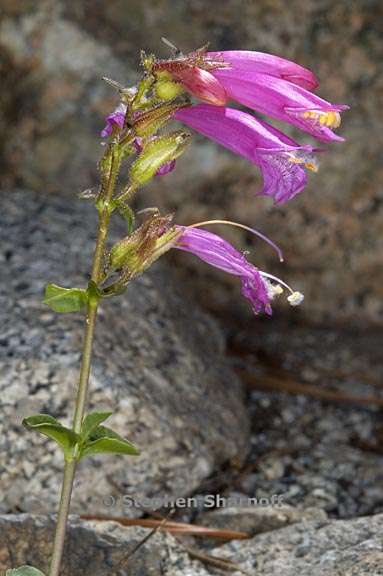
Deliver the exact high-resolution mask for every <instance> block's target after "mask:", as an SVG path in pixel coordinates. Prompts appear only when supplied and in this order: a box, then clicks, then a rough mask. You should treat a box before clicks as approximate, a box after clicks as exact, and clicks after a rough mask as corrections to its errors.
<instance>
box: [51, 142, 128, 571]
mask: <svg viewBox="0 0 383 576" xmlns="http://www.w3.org/2000/svg"><path fill="white" fill-rule="evenodd" d="M117 146H118V145H117ZM117 146H116V145H115V147H114V148H113V150H112V161H111V168H110V173H109V176H108V181H107V185H106V190H105V196H104V198H103V207H102V209H101V210H100V212H99V220H98V231H97V240H96V247H95V250H94V255H93V264H92V274H91V279H92V280H93V282H95V283H96V284H97V283H98V282H99V281H100V277H101V275H102V261H103V255H104V250H105V241H106V238H107V235H108V227H109V220H110V201H111V199H112V197H113V192H114V188H115V185H116V179H117V175H118V170H119V166H120V156H119V151H118V149H117ZM97 309H98V300H97V299H94V300H93V299H89V302H88V307H87V314H86V321H85V331H84V343H83V351H82V360H81V368H80V378H79V383H78V388H77V397H76V403H75V412H74V416H73V426H72V429H73V431H74V432H76V433H77V434H79V433H80V431H81V425H82V421H83V418H84V414H85V408H86V399H87V392H88V385H89V375H90V365H91V360H92V348H93V338H94V330H95V325H96V317H97ZM76 466H77V461H76V459H72V460H69V459H68V460H66V462H65V467H64V477H63V483H62V487H61V497H60V504H59V510H58V515H57V525H56V533H55V539H54V543H53V551H52V559H51V564H50V569H49V576H58V575H59V573H60V566H61V559H62V555H63V551H64V542H65V532H66V525H67V521H68V515H69V509H70V501H71V497H72V489H73V481H74V477H75V473H76Z"/></svg>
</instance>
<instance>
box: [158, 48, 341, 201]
mask: <svg viewBox="0 0 383 576" xmlns="http://www.w3.org/2000/svg"><path fill="white" fill-rule="evenodd" d="M178 64H179V66H178V68H177V67H176V66H175V62H174V61H164V62H161V63H160V64H157V69H160V70H161V72H162V73H163V71H167V72H168V73H169V74H170V75H171V76H172V78H173V80H174V81H177V82H180V83H182V84H183V86H184V88H185V89H186V90H187V91H188V92H190V93H191V94H193V95H194V96H196V97H198V98H199V99H200V100H202V101H204V102H206V104H204V105H198V104H197V105H196V106H192V107H191V108H188V109H183V110H180V111H178V112H176V114H175V117H176V118H177V120H180V121H181V122H183V123H184V124H186V125H188V126H190V127H191V128H193V129H194V130H196V131H198V132H200V133H201V134H204V135H205V136H207V137H208V138H210V139H212V140H215V141H216V142H218V143H219V144H221V145H222V146H225V147H226V148H228V149H229V150H231V151H233V152H235V153H236V154H239V155H241V156H244V157H245V158H246V159H247V160H249V161H250V162H252V163H254V164H256V165H258V166H259V168H260V169H261V172H262V175H263V179H264V186H263V189H262V191H261V194H263V195H267V196H271V197H272V198H273V199H274V200H275V201H276V202H278V203H282V202H286V201H287V200H290V199H291V198H293V197H294V196H295V195H296V194H298V193H299V192H301V191H302V190H303V188H304V186H305V184H306V182H307V175H306V170H305V169H308V170H312V171H314V172H316V171H317V168H318V165H317V162H316V160H315V159H314V157H313V154H312V153H313V152H314V151H315V148H313V147H312V146H309V145H306V146H301V145H299V144H298V143H297V142H295V141H294V140H293V139H291V138H288V137H287V136H286V135H285V134H283V132H281V131H280V130H277V129H276V128H273V127H272V126H271V125H270V124H268V123H267V122H264V121H261V120H258V119H256V118H255V117H254V116H252V115H251V114H248V113H247V112H243V111H239V110H235V109H233V108H230V107H227V106H226V103H227V102H228V101H229V100H233V101H235V102H238V103H239V104H242V105H244V106H246V107H248V108H251V109H252V110H255V111H257V112H260V113H261V114H265V115H267V116H271V117H272V118H275V119H277V120H282V121H284V122H287V123H289V124H292V125H294V126H296V127H297V128H299V129H300V130H302V131H304V132H307V133H308V134H310V135H311V136H313V137H314V138H316V139H318V140H320V141H322V142H333V141H338V142H341V141H343V138H341V137H340V136H337V135H336V134H335V133H334V132H333V130H332V128H337V127H338V126H339V125H340V112H341V111H342V110H346V109H347V108H348V106H346V105H344V104H331V103H330V102H327V101H326V100H323V99H322V98H320V97H319V96H317V95H316V94H314V92H313V90H314V89H315V88H316V87H317V86H318V81H317V79H316V77H315V76H314V74H313V73H312V72H311V71H310V70H307V69H306V68H303V67H302V66H300V65H298V64H295V63H294V62H290V61H288V60H285V59H283V58H279V57H277V56H273V55H271V54H264V53H262V52H251V51H245V50H235V51H226V52H206V53H205V54H201V53H199V66H196V65H195V57H194V56H193V55H191V56H185V57H183V58H180V60H179V63H178ZM202 72H203V75H201V73H202ZM193 78H194V81H193Z"/></svg>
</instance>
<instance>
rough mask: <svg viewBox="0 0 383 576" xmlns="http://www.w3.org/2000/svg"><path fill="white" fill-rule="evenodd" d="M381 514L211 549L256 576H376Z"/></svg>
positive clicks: (382, 548) (381, 569)
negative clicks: (280, 575)
mask: <svg viewBox="0 0 383 576" xmlns="http://www.w3.org/2000/svg"><path fill="white" fill-rule="evenodd" d="M382 527H383V515H382V514H380V515H377V516H366V517H364V518H358V519H354V520H348V521H345V520H332V521H330V520H328V521H322V522H316V521H315V522H302V523H299V524H294V525H292V526H288V527H286V528H281V529H280V530H275V531H272V532H267V533H265V534H260V535H259V536H257V537H255V538H253V539H252V540H243V541H241V542H239V541H237V542H232V543H230V544H227V545H225V546H224V547H222V548H219V549H216V550H213V553H217V554H218V553H219V554H220V555H221V556H222V557H225V558H228V559H230V560H233V561H235V562H236V563H238V564H239V565H240V566H241V568H243V569H245V570H246V571H247V572H248V573H250V574H253V573H256V574H257V576H275V575H276V574H283V575H284V576H297V575H298V574H299V576H379V575H382V574H383V543H382V537H381V531H382Z"/></svg>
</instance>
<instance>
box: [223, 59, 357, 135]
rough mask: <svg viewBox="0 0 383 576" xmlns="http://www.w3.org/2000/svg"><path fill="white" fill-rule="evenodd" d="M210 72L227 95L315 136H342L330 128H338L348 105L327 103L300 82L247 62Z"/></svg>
mask: <svg viewBox="0 0 383 576" xmlns="http://www.w3.org/2000/svg"><path fill="white" fill-rule="evenodd" d="M256 69H257V68H256V67H255V70H256ZM212 74H213V75H214V76H215V77H216V78H217V79H218V80H219V81H220V82H221V84H222V86H223V87H224V88H225V90H226V93H227V95H228V97H229V99H231V100H235V101H236V102H239V103H240V104H243V105H244V106H248V107H249V108H252V109H253V110H256V111H257V112H261V113H262V114H266V115H268V116H272V117H273V118H276V119H277V120H283V121H284V122H288V123H289V124H293V125H294V126H297V127H298V128H300V129H301V130H303V131H304V132H308V133H309V134H311V135H312V136H314V137H315V138H317V139H318V140H322V141H324V142H331V141H338V142H342V141H343V140H344V138H341V137H340V136H337V135H336V134H335V133H334V132H333V131H332V130H331V128H338V126H339V125H340V112H341V111H342V110H347V109H348V106H346V105H344V104H331V103H330V102H327V101H326V100H323V98H320V97H319V96H317V95H316V94H313V93H312V92H309V91H308V90H305V88H302V86H301V85H297V84H296V83H292V82H288V81H286V80H284V79H282V78H280V77H276V76H273V75H271V74H270V73H268V74H266V73H259V72H257V71H251V70H250V66H248V67H247V68H246V67H245V66H243V68H240V67H239V68H238V67H236V66H233V68H231V69H230V68H222V69H216V70H213V71H212Z"/></svg>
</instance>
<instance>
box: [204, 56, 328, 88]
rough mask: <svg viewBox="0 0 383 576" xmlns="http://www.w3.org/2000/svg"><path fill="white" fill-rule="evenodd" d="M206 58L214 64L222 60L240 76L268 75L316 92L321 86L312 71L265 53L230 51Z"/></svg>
mask: <svg viewBox="0 0 383 576" xmlns="http://www.w3.org/2000/svg"><path fill="white" fill-rule="evenodd" d="M206 57H207V58H208V59H209V60H210V59H211V60H212V61H214V62H217V61H220V60H221V62H225V63H226V64H229V65H230V67H229V68H226V69H229V70H232V71H233V72H236V73H240V74H246V75H249V74H250V75H253V74H268V75H270V76H275V77H276V78H281V79H282V80H288V81H289V82H292V83H293V84H297V85H298V86H302V88H306V89H307V90H314V89H315V88H317V86H318V85H319V82H318V79H317V78H316V76H315V75H314V74H313V73H312V72H311V70H308V69H307V68H304V67H303V66H300V65H299V64H296V63H295V62H291V60H285V59H284V58H280V57H279V56H274V55H273V54H266V53H265V52H253V51H250V50H231V51H230V50H229V51H225V52H208V53H207V54H206ZM216 70H222V68H221V69H220V68H217V69H216ZM217 76H218V75H217Z"/></svg>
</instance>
